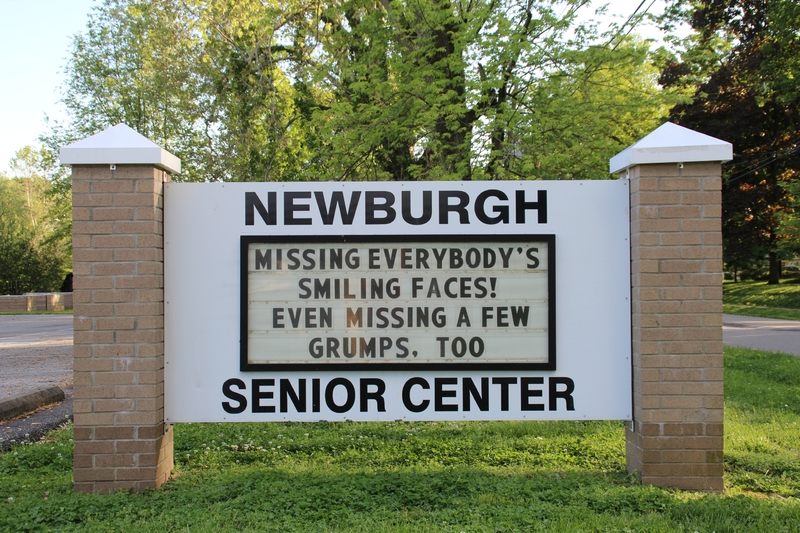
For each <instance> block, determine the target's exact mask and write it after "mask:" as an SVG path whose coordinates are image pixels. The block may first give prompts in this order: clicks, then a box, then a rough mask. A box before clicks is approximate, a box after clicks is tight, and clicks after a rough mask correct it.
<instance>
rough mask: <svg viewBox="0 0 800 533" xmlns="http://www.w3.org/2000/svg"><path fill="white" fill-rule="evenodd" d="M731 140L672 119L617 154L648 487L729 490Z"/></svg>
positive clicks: (638, 448)
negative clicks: (725, 232) (725, 220)
mask: <svg viewBox="0 0 800 533" xmlns="http://www.w3.org/2000/svg"><path fill="white" fill-rule="evenodd" d="M731 157H732V147H731V145H730V144H729V143H727V142H724V141H720V140H719V139H715V138H713V137H709V136H707V135H703V134H700V133H697V132H695V131H692V130H688V129H686V128H682V127H680V126H677V125H675V124H671V123H666V124H664V125H663V126H661V127H660V128H658V129H656V130H655V131H654V132H653V133H651V134H650V135H648V136H647V137H645V138H644V139H642V140H641V141H639V142H638V143H636V144H634V145H633V146H631V147H630V148H628V149H627V150H625V151H623V152H621V153H620V154H618V155H617V156H615V157H614V158H612V159H611V172H612V173H619V174H621V175H622V176H627V177H628V179H630V199H631V203H630V210H631V211H630V212H631V305H632V313H633V316H632V328H633V330H632V343H633V344H632V352H633V353H632V355H633V356H632V358H631V360H632V364H633V417H634V419H633V422H632V424H631V426H630V427H629V428H628V430H627V435H626V437H627V462H628V471H629V472H636V473H637V475H638V476H639V477H640V478H641V480H642V482H643V483H646V484H651V485H655V486H659V487H676V488H680V489H684V490H699V491H708V492H721V491H722V490H723V488H724V487H723V481H722V473H723V463H722V453H723V381H722V377H723V375H722V374H723V360H722V230H721V214H722V208H721V200H722V196H721V185H722V180H721V162H723V161H728V160H730V159H731Z"/></svg>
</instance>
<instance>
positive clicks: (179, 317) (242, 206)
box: [164, 180, 631, 422]
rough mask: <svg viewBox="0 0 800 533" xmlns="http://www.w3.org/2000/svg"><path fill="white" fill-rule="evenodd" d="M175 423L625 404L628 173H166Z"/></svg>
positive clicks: (594, 409)
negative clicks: (322, 178)
mask: <svg viewBox="0 0 800 533" xmlns="http://www.w3.org/2000/svg"><path fill="white" fill-rule="evenodd" d="M164 212H165V296H166V309H165V315H166V316H165V320H166V323H165V335H166V338H165V341H166V343H165V348H166V376H165V381H166V383H165V411H166V412H165V415H166V421H167V422H203V421H271V420H274V421H279V420H280V421H282V420H298V421H312V420H397V419H407V420H447V419H482V420H487V419H549V420H554V419H562V420H563V419H575V420H584V419H629V418H630V417H631V412H630V410H631V390H630V382H631V381H630V377H631V376H630V372H631V370H630V303H629V291H630V288H629V287H630V266H629V265H630V259H629V256H630V252H629V242H628V234H629V231H628V188H627V181H625V180H618V181H596V182H594V181H593V182H568V181H564V182H472V183H470V182H427V183H388V182H387V183H338V184H334V183H278V184H267V183H264V184H257V183H228V184H186V183H169V184H167V187H166V192H165V209H164Z"/></svg>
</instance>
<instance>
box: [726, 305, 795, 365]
mask: <svg viewBox="0 0 800 533" xmlns="http://www.w3.org/2000/svg"><path fill="white" fill-rule="evenodd" d="M722 340H723V342H724V343H725V345H726V346H741V347H744V348H755V349H757V350H767V351H770V352H784V353H790V354H794V355H797V356H800V321H796V320H778V319H775V318H758V317H752V316H738V315H722Z"/></svg>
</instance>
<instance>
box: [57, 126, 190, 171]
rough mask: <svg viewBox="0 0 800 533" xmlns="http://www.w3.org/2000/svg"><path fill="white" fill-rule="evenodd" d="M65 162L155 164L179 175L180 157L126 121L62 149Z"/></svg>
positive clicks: (84, 163)
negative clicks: (138, 131) (141, 133)
mask: <svg viewBox="0 0 800 533" xmlns="http://www.w3.org/2000/svg"><path fill="white" fill-rule="evenodd" d="M61 164H62V165H153V166H154V167H157V168H160V169H162V170H166V171H167V172H169V173H170V174H180V172H181V160H180V159H178V158H177V157H175V156H174V155H172V154H171V153H169V152H167V151H166V150H164V149H163V148H161V147H160V146H159V145H157V144H156V143H154V142H153V141H151V140H150V139H148V138H147V137H145V136H143V135H140V134H139V133H137V132H136V131H134V130H133V129H131V128H130V127H128V126H126V125H125V124H117V125H116V126H112V127H111V128H108V129H107V130H103V131H101V132H100V133H98V134H96V135H92V136H91V137H87V138H85V139H82V140H80V141H77V142H74V143H72V144H69V145H67V146H64V147H62V148H61Z"/></svg>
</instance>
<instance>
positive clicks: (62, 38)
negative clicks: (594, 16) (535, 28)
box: [0, 0, 664, 173]
mask: <svg viewBox="0 0 800 533" xmlns="http://www.w3.org/2000/svg"><path fill="white" fill-rule="evenodd" d="M99 2H101V0H0V17H1V19H2V21H3V22H4V24H3V26H2V30H0V73H3V74H2V78H0V173H8V170H9V167H8V162H9V160H10V159H11V158H12V157H14V154H15V153H16V151H17V150H19V149H20V148H22V147H23V146H25V145H28V144H33V145H38V142H37V138H38V136H39V135H40V134H41V133H43V132H44V131H45V128H46V126H45V116H47V117H50V119H55V120H63V119H64V118H65V114H64V111H63V107H62V106H61V105H60V104H59V99H60V91H59V87H60V86H61V84H62V83H63V81H64V74H63V73H64V65H65V63H66V58H67V56H68V55H69V50H70V44H71V42H72V37H73V36H74V35H75V34H76V33H79V32H82V31H84V29H85V28H86V21H87V19H88V14H89V12H90V11H91V9H92V6H94V5H97V3H99ZM651 2H653V6H652V7H651V9H650V11H651V12H653V11H660V10H662V9H663V4H664V0H655V1H653V0H646V2H645V3H644V7H645V8H646V7H648V6H649V5H650V4H651ZM597 3H600V2H597ZM640 3H641V0H613V1H611V2H609V4H610V8H609V11H610V12H611V13H615V14H617V16H618V17H623V16H625V17H627V15H630V14H631V13H633V11H634V10H635V9H636V7H637V6H639V4H640Z"/></svg>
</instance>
